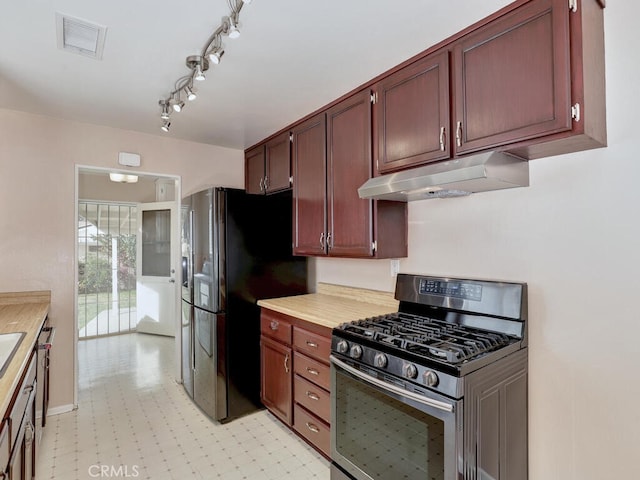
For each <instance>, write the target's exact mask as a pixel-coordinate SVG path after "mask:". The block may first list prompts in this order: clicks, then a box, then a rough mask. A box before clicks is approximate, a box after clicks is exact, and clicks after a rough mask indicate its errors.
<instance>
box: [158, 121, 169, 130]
mask: <svg viewBox="0 0 640 480" xmlns="http://www.w3.org/2000/svg"><path fill="white" fill-rule="evenodd" d="M169 127H171V122H170V121H169V120H165V121H164V123H163V124H162V126H161V127H160V130H162V131H163V132H165V133H166V132H168V131H169Z"/></svg>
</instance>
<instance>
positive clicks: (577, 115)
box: [571, 103, 580, 122]
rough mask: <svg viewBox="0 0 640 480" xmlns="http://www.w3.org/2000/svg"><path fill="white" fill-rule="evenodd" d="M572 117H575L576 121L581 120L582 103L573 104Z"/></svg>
mask: <svg viewBox="0 0 640 480" xmlns="http://www.w3.org/2000/svg"><path fill="white" fill-rule="evenodd" d="M571 118H573V119H574V120H575V121H576V122H579V121H580V104H579V103H576V104H575V105H571Z"/></svg>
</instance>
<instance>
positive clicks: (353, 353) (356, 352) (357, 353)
mask: <svg viewBox="0 0 640 480" xmlns="http://www.w3.org/2000/svg"><path fill="white" fill-rule="evenodd" d="M349 356H350V357H351V358H356V359H357V358H360V357H361V356H362V347H361V346H360V345H354V346H353V347H351V350H349Z"/></svg>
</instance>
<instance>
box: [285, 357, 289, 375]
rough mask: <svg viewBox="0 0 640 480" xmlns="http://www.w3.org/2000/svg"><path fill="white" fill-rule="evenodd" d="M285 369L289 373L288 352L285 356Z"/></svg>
mask: <svg viewBox="0 0 640 480" xmlns="http://www.w3.org/2000/svg"><path fill="white" fill-rule="evenodd" d="M284 371H285V372H286V373H289V354H288V353H287V354H286V355H285V356H284Z"/></svg>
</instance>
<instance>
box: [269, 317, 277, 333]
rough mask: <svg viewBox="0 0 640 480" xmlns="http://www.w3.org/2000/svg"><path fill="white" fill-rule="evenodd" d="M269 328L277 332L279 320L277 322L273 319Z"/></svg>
mask: <svg viewBox="0 0 640 480" xmlns="http://www.w3.org/2000/svg"><path fill="white" fill-rule="evenodd" d="M269 328H270V329H271V330H273V331H274V332H275V331H276V330H278V322H276V321H275V320H271V323H270V324H269Z"/></svg>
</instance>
